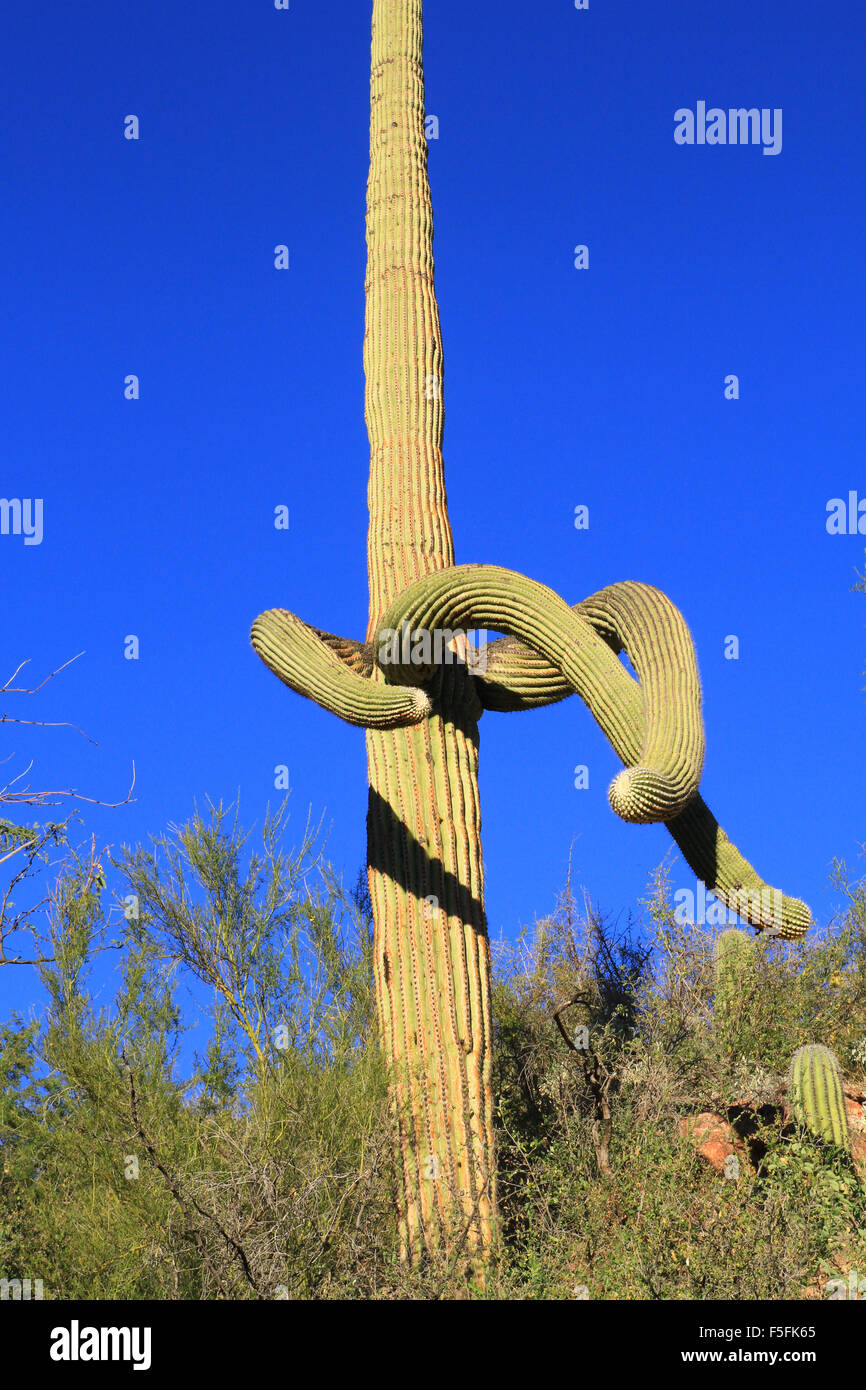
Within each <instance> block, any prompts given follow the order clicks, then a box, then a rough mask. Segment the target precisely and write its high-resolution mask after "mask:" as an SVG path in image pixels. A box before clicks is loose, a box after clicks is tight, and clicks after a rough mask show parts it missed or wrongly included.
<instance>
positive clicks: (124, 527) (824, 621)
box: [0, 0, 866, 1013]
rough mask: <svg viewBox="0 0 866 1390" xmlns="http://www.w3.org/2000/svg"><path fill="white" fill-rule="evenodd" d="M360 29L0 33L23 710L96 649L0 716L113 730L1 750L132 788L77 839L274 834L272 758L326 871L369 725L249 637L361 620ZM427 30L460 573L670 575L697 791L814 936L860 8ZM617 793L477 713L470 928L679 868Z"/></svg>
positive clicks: (182, 15) (37, 773) (616, 6)
mask: <svg viewBox="0 0 866 1390" xmlns="http://www.w3.org/2000/svg"><path fill="white" fill-rule="evenodd" d="M369 19H370V5H369V3H358V0H291V9H290V10H289V11H288V12H282V11H276V10H275V9H274V8H273V5H272V4H271V3H270V0H243V3H228V0H212V3H209V4H207V5H196V6H193V5H179V4H177V3H176V0H173V2H172V3H168V0H149V2H148V3H147V4H146V5H141V4H131V3H128V0H122V2H118V0H113V3H111V4H108V3H107V2H106V0H91V2H90V3H81V4H77V5H54V6H50V7H47V8H46V7H45V6H25V5H16V6H13V7H11V8H10V9H9V10H8V12H7V14H6V16H5V20H4V45H3V46H4V52H5V57H6V71H5V74H4V82H3V89H2V96H0V108H2V126H0V158H2V178H3V187H4V197H3V206H2V211H0V228H2V231H0V237H2V246H3V266H2V280H3V304H4V312H3V321H4V332H3V344H4V352H3V367H2V373H0V393H2V401H0V430H2V456H3V471H2V493H3V495H4V496H6V497H7V498H16V497H17V498H37V497H38V498H42V499H44V538H43V541H42V543H41V544H40V545H33V546H25V545H24V544H23V539H22V537H20V536H17V537H16V536H11V535H10V536H0V572H2V583H3V589H4V592H5V593H6V595H7V606H6V613H7V616H6V627H5V632H4V647H3V650H4V653H5V656H4V663H5V667H8V669H9V671H10V672H11V670H12V669H13V668H14V666H15V665H16V664H17V663H18V661H20V660H22V659H23V658H25V657H27V658H30V659H31V662H32V665H31V667H30V671H31V672H32V674H33V677H34V679H41V678H42V676H43V675H44V674H46V673H47V672H48V671H49V670H51V669H52V668H53V667H55V666H57V665H58V664H59V663H60V662H62V661H64V660H66V659H67V658H68V657H70V656H72V655H73V654H74V653H75V652H78V651H79V650H82V649H84V650H85V651H86V656H85V657H83V658H82V659H81V660H80V661H79V662H78V663H76V665H75V666H73V667H72V668H71V669H70V670H69V671H67V672H65V673H64V674H63V675H62V676H60V677H59V678H58V679H57V680H56V681H55V682H53V684H52V685H51V686H50V687H49V688H48V689H47V690H46V692H45V693H44V694H43V695H41V696H40V697H39V698H38V701H37V700H33V701H26V700H23V699H19V701H18V702H17V703H15V704H13V703H12V702H7V706H6V707H7V709H8V712H9V713H19V714H21V715H23V716H26V717H31V718H32V717H37V716H38V717H40V718H44V719H66V720H71V721H73V722H74V723H75V724H77V725H80V726H82V727H83V728H85V729H86V730H87V731H88V733H89V734H90V735H91V736H92V737H93V738H94V739H96V740H97V741H98V745H97V746H94V745H92V744H89V743H87V742H85V740H84V739H82V738H81V737H80V736H79V735H78V734H76V733H74V732H72V731H71V730H63V729H55V730H36V731H32V732H28V731H27V730H24V729H19V728H14V727H8V726H7V729H6V731H5V735H4V739H3V744H4V750H5V752H6V753H8V754H10V755H12V761H11V762H10V763H8V764H7V765H6V768H7V770H9V769H12V770H20V769H21V768H22V767H23V766H24V765H25V763H26V761H27V760H28V759H29V758H30V757H31V756H32V757H34V758H35V759H36V765H35V768H34V771H33V774H32V779H33V780H34V782H35V783H36V784H37V785H42V786H55V785H56V786H70V785H71V786H76V787H78V788H80V790H81V791H83V792H85V793H86V794H87V795H89V796H93V797H101V798H103V799H104V800H108V801H113V800H118V799H121V798H122V797H123V796H124V795H125V792H126V788H127V785H128V781H129V772H130V766H131V762H132V760H133V759H134V760H135V764H136V768H137V773H138V783H137V789H136V791H137V800H136V802H135V803H134V804H133V805H131V806H128V807H125V808H123V809H121V810H117V811H108V810H105V811H100V810H91V809H88V810H87V812H86V824H87V826H88V827H89V828H92V829H95V830H96V831H97V832H98V833H99V834H100V835H101V836H102V837H103V838H104V839H108V840H110V841H112V842H113V843H115V844H118V843H120V842H122V841H127V842H135V841H137V840H143V839H145V838H146V837H147V835H148V834H149V833H151V832H154V833H156V832H159V831H161V830H162V829H164V827H165V826H166V824H167V823H168V822H170V821H181V820H183V819H185V818H186V817H187V816H188V815H189V814H190V813H191V812H192V809H193V800H194V798H196V797H197V798H198V799H199V801H200V802H202V801H203V800H204V798H205V796H210V797H211V798H213V799H214V800H216V799H219V798H220V797H222V798H226V799H231V798H233V797H234V796H235V795H236V794H237V792H238V790H240V795H241V811H242V817H243V819H244V820H245V822H247V823H249V822H251V821H253V820H260V819H261V815H262V812H263V810H264V807H265V804H266V802H267V801H268V800H270V801H271V802H272V803H273V802H275V801H276V800H278V793H276V792H275V791H274V786H273V778H274V767H275V765H277V764H282V763H287V764H288V765H289V768H290V775H291V784H292V806H293V811H292V822H291V824H292V825H293V826H297V830H298V832H300V829H301V823H302V822H303V819H304V816H305V812H306V808H307V806H308V805H310V804H311V805H312V806H313V808H314V811H315V812H316V814H319V813H321V812H322V811H324V812H325V813H326V818H327V820H328V821H329V822H333V829H332V833H331V839H330V853H331V856H332V858H333V860H334V861H335V863H336V864H337V865H338V866H339V867H341V868H342V869H343V870H344V871H345V874H346V877H347V879H348V881H349V882H352V881H354V878H355V875H356V873H357V870H358V868H359V866H360V865H361V863H362V861H363V857H364V817H365V811H366V777H365V772H366V765H365V755H364V741H363V735H362V734H361V732H360V731H358V730H355V729H352V728H349V727H348V726H346V725H343V724H340V723H339V722H338V721H337V720H335V719H333V718H332V717H331V716H329V715H327V714H325V713H323V712H322V711H320V710H318V709H317V708H316V707H314V706H313V705H312V704H310V703H308V702H306V701H303V700H301V699H300V698H299V697H297V696H295V695H293V694H292V693H291V692H289V691H288V690H286V689H285V688H284V687H283V686H282V685H280V684H279V682H278V681H277V680H276V679H275V678H274V677H273V676H272V675H270V673H269V672H268V671H267V670H266V669H265V667H264V666H263V665H262V664H261V663H260V662H259V661H258V659H257V658H256V657H255V655H254V654H253V652H252V649H251V648H250V646H249V639H248V633H249V626H250V623H251V621H252V619H253V618H254V617H255V615H256V614H257V613H258V612H259V611H261V610H262V609H264V608H268V607H272V606H283V607H287V608H290V609H292V610H294V611H296V612H298V613H300V614H301V615H302V616H303V617H305V618H307V619H308V620H310V621H311V622H314V623H316V624H317V625H320V626H323V627H326V628H330V629H331V630H333V631H337V632H342V633H345V634H347V635H350V636H357V637H361V636H363V633H364V627H365V613H366V563H365V542H366V521H367V517H366V491H365V489H366V473H367V443H366V433H365V428H364V418H363V377H362V365H361V349H362V335H363V281H364V259H365V247H364V191H365V179H366V169H367V119H368V62H369ZM425 20H426V53H425V56H426V70H427V108H428V112H430V113H432V114H435V115H436V116H438V118H439V123H440V130H439V139H438V141H433V142H431V152H430V176H431V184H432V190H433V199H434V208H435V230H436V239H435V253H436V274H437V288H438V294H439V302H440V310H441V314H442V322H443V329H444V337H445V362H446V412H447V419H446V441H445V445H446V470H447V482H448V493H449V503H450V511H451V519H452V524H453V527H454V533H455V540H456V546H457V558H458V560H459V561H470V560H471V561H485V562H490V563H495V564H500V565H506V566H509V567H511V568H514V569H518V570H521V571H523V572H524V573H526V574H528V575H531V576H533V577H534V578H536V579H539V580H542V581H543V582H545V583H547V584H549V585H551V586H552V587H553V588H555V589H556V590H558V591H559V592H560V593H561V594H562V595H563V596H564V597H566V598H567V599H568V600H569V601H570V602H575V601H577V600H578V599H579V598H581V597H583V596H584V595H586V594H588V593H591V592H593V591H594V590H596V589H598V588H600V587H602V586H603V585H605V584H608V583H611V582H613V581H614V580H621V579H639V580H643V581H646V582H648V583H651V584H655V585H657V586H659V587H660V588H662V589H664V590H665V591H666V592H667V593H668V594H669V595H670V596H671V598H672V599H673V600H674V602H676V603H677V604H678V605H679V606H680V608H681V609H682V611H683V613H684V614H685V616H686V618H687V621H688V622H689V624H690V626H691V628H692V632H693V634H694V637H695V641H696V645H697V651H698V659H699V663H700V669H701V674H702V679H703V684H704V692H705V717H706V726H707V736H708V756H707V763H706V772H705V777H704V784H703V790H704V795H705V797H706V799H707V801H708V802H709V804H710V805H711V807H712V808H713V810H714V811H715V813H716V814H717V816H718V817H719V819H720V821H721V823H722V825H723V826H724V827H725V828H726V830H727V831H728V833H729V834H730V835H731V837H732V838H733V839H734V840H735V842H736V843H737V845H738V846H739V847H740V849H741V850H742V851H743V852H744V853H745V854H746V856H747V857H748V858H749V859H750V860H751V861H752V862H753V863H754V864H755V866H756V868H757V869H758V870H759V872H760V873H761V874H763V876H764V877H765V878H766V879H768V880H769V881H770V882H771V883H773V884H775V885H777V886H779V887H782V888H783V889H784V890H785V891H786V892H789V893H792V894H795V895H797V896H801V897H804V898H806V899H807V900H808V901H809V902H810V904H811V905H812V907H813V910H814V911H815V912H816V914H817V916H818V918H819V920H822V921H823V920H826V919H827V917H828V916H829V914H830V912H831V911H832V909H833V907H834V904H835V898H834V895H833V893H832V892H830V891H829V890H828V888H827V875H828V869H829V866H830V863H831V861H832V859H833V858H834V856H842V857H846V858H848V859H849V860H851V861H852V862H856V859H857V854H858V848H859V845H860V843H861V842H862V841H864V840H866V823H864V816H863V787H862V780H863V779H862V770H863V766H864V755H866V697H864V695H863V692H862V686H863V684H864V678H863V677H862V674H861V673H862V671H863V668H864V665H866V631H864V628H866V598H864V597H862V596H859V595H855V594H852V593H851V592H850V586H851V584H852V583H853V582H854V577H855V569H856V568H858V567H860V566H861V565H862V563H863V554H864V546H866V538H864V537H862V536H857V535H854V536H829V535H828V534H827V531H826V526H825V521H826V506H827V502H828V500H829V499H830V498H832V497H837V496H847V494H848V492H849V491H850V490H852V489H855V490H856V489H859V492H860V496H862V497H866V468H864V464H863V459H864V453H863V439H864V391H863V370H864V364H863V353H862V344H861V338H862V322H863V313H864V270H863V266H864V260H863V245H864V211H866V191H864V182H866V181H864V177H863V175H864V158H863V132H864V129H866V86H864V82H863V72H864V70H866V41H864V35H866V29H864V23H863V11H862V6H860V5H854V4H852V3H845V4H842V3H833V0H831V2H830V3H828V4H824V5H816V4H814V3H810V4H805V3H802V0H789V2H788V3H786V4H782V3H781V0H768V3H765V4H762V5H757V6H756V5H755V4H754V2H753V0H748V3H747V0H733V3H730V4H728V5H725V6H722V7H715V8H714V9H713V11H712V14H710V13H709V12H708V11H707V9H706V7H705V6H699V5H696V4H694V3H684V0H666V3H665V4H664V5H661V6H659V5H649V6H642V5H636V4H634V3H633V0H632V2H631V3H623V2H622V0H618V3H604V2H603V0H591V4H590V9H589V10H588V11H586V12H581V11H577V10H575V8H574V6H573V4H572V3H571V0H556V2H555V3H554V2H553V0H542V2H541V3H535V4H532V5H527V4H526V3H523V2H522V0H521V3H518V0H502V2H501V3H497V4H495V5H490V4H488V5H477V4H467V3H466V0H428V2H427V4H426V5H425ZM698 101H706V102H707V104H708V106H716V105H717V106H719V107H722V108H729V107H732V106H733V107H739V106H745V107H752V106H756V107H760V108H763V107H767V108H773V109H775V108H781V109H782V111H783V114H784V123H783V132H784V136H783V149H782V152H781V153H780V154H779V155H777V156H775V157H767V156H764V155H763V154H762V152H761V149H760V148H756V147H751V146H749V147H740V146H737V147H730V146H727V147H709V146H703V147H700V146H691V147H686V146H679V145H677V144H676V143H675V141H674V138H673V132H674V112H675V111H676V110H677V109H678V108H681V107H691V108H692V109H694V108H695V106H696V104H697V102H698ZM128 114H136V115H137V116H138V117H139V119H140V122H141V138H140V140H138V141H137V142H133V141H127V140H125V139H124V138H123V122H124V117H125V116H127V115H128ZM278 243H286V244H287V245H288V246H289V248H290V254H291V268H290V270H289V271H287V272H280V271H277V270H275V269H274V266H273V248H274V246H275V245H276V244H278ZM578 243H585V244H587V245H588V246H589V248H590V268H589V270H587V271H578V270H576V269H575V268H574V266H573V248H574V247H575V245H577V244H578ZM128 373H136V374H137V375H138V376H139V377H140V381H141V399H140V400H139V401H126V400H125V399H124V392H123V383H124V378H125V377H126V375H127V374H128ZM730 373H736V374H737V376H738V377H739V381H740V399H739V400H737V401H728V400H725V399H724V379H725V377H726V376H727V375H728V374H730ZM280 503H284V504H286V505H287V506H288V507H289V508H290V513H291V525H290V529H289V531H288V532H278V531H276V530H275V529H274V528H273V523H272V517H273V509H274V507H275V506H276V505H278V504H280ZM580 503H585V504H587V505H588V506H589V507H590V519H591V524H590V529H589V531H587V532H578V531H576V530H575V528H574V525H573V516H574V508H575V506H576V505H578V504H580ZM128 634H136V635H137V636H138V637H139V639H140V644H141V646H140V651H141V655H140V660H138V661H128V660H125V659H124V654H123V653H124V638H125V637H126V636H127V635H128ZM728 634H735V635H737V636H738V637H739V639H740V659H739V660H738V661H727V660H725V659H724V641H725V638H726V636H727V635H728ZM4 674H5V671H4ZM579 763H584V764H587V765H588V767H589V769H590V788H589V790H586V791H577V790H575V789H574V786H573V769H574V767H575V765H576V764H579ZM616 770H617V764H616V760H615V758H614V755H613V754H612V752H611V751H610V750H609V748H608V746H607V744H606V742H605V740H604V738H603V737H602V735H601V734H600V733H599V731H598V730H597V729H596V727H595V726H594V724H593V722H592V721H591V719H590V717H589V715H588V714H587V712H586V710H585V709H584V707H583V706H582V705H581V704H580V702H579V701H577V700H572V701H569V702H566V703H564V704H562V705H560V706H558V707H556V708H553V709H549V710H545V711H537V712H535V713H527V714H523V715H512V716H497V715H494V714H487V715H485V716H484V718H483V720H482V722H481V786H482V807H483V822H484V837H485V863H486V870H487V891H488V907H489V917H490V926H491V931H492V933H493V934H494V935H498V934H499V933H500V932H501V931H504V932H506V933H507V934H512V933H514V932H515V931H516V929H517V928H518V926H519V925H520V924H521V923H522V922H526V921H527V920H531V919H532V917H533V916H535V915H536V914H539V915H540V914H542V913H544V912H545V911H547V910H548V909H549V908H550V907H551V906H552V904H553V900H554V897H555V894H556V892H557V890H558V889H559V888H560V887H561V886H562V884H563V881H564V876H565V870H566V863H567V857H568V853H569V846H570V844H571V843H572V841H574V855H575V875H576V879H577V883H578V884H585V885H586V886H587V888H588V889H589V890H590V891H591V893H592V894H593V896H594V897H596V898H597V899H598V900H599V901H600V903H601V904H602V906H603V907H604V908H606V909H608V910H610V911H612V912H619V911H623V910H624V909H626V908H628V907H629V906H630V905H633V904H634V903H635V901H636V899H637V898H638V897H639V896H640V895H641V893H642V892H643V890H644V887H645V884H646V880H647V875H648V872H649V870H650V869H651V868H652V866H653V865H654V864H656V863H657V862H658V861H659V860H660V859H661V857H662V856H663V854H664V853H665V852H666V850H667V849H668V846H669V845H670V843H671V841H670V839H669V837H668V835H667V833H666V831H665V830H664V828H663V827H650V828H643V827H633V826H627V825H625V824H623V823H621V822H619V821H618V820H617V819H616V818H615V817H614V815H613V814H612V812H611V811H610V810H609V808H608V804H607V791H606V789H607V784H608V782H609V780H610V778H611V777H612V776H613V775H614V773H615V772H616ZM30 818H31V819H32V816H31V817H30ZM674 880H675V885H685V886H688V885H689V884H690V882H692V880H691V878H690V875H689V873H688V871H687V870H686V868H685V866H684V865H682V864H680V865H679V867H678V869H677V871H676V872H675V876H674ZM7 973H8V972H4V976H5V974H7ZM0 990H2V991H3V994H4V996H5V998H4V1004H8V1003H9V1002H10V1001H11V1002H17V1003H24V1002H26V1000H28V999H29V998H31V997H32V995H33V990H34V982H33V980H32V978H31V977H30V974H29V972H27V974H26V976H25V974H24V973H23V972H19V973H17V977H16V978H15V979H14V980H9V979H7V978H3V979H2V981H0ZM7 1011H8V1010H7V1009H6V1008H4V1010H3V1012H4V1013H5V1012H7Z"/></svg>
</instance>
